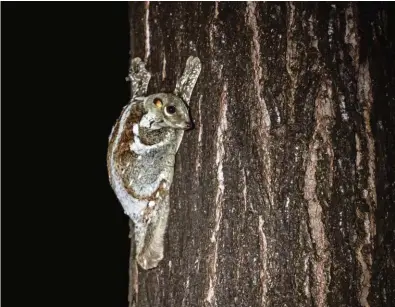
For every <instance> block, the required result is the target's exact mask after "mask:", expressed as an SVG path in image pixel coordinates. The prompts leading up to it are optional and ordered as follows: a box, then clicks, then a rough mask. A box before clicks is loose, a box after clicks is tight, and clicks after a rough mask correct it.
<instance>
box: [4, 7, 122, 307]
mask: <svg viewBox="0 0 395 307" xmlns="http://www.w3.org/2000/svg"><path fill="white" fill-rule="evenodd" d="M1 9H2V12H1V19H2V21H1V22H2V24H1V36H2V39H1V52H2V55H1V64H2V69H1V73H2V84H1V85H2V86H1V89H2V97H1V100H2V101H1V104H2V105H1V106H2V127H1V128H2V245H3V246H2V273H3V276H2V285H3V286H4V287H3V289H2V299H3V301H4V302H5V301H9V303H8V304H9V306H29V305H32V304H33V305H35V304H38V305H40V306H63V305H67V306H117V307H122V306H127V287H128V256H129V239H128V222H127V217H126V215H124V213H123V211H122V209H121V207H120V205H119V203H118V202H117V200H116V198H115V195H114V193H113V191H112V190H111V188H110V186H109V183H108V177H107V170H106V150H107V141H108V136H109V134H110V132H111V128H112V125H113V124H114V123H115V120H116V119H117V117H118V116H119V114H120V112H121V109H122V107H123V106H124V105H125V104H126V103H127V101H128V98H129V84H128V83H127V82H126V81H125V77H126V76H127V72H128V61H129V23H128V3H127V2H85V3H84V2H78V3H77V2H67V3H66V2H63V3H61V2H57V3H55V2H34V3H32V2H29V3H28V2H25V3H21V2H18V3H17V2H2V3H1ZM4 304H5V305H6V304H7V303H4Z"/></svg>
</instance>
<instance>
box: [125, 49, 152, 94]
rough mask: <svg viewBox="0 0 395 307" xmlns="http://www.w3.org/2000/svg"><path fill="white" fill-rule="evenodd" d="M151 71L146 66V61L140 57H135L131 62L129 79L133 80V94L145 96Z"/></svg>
mask: <svg viewBox="0 0 395 307" xmlns="http://www.w3.org/2000/svg"><path fill="white" fill-rule="evenodd" d="M150 79H151V73H150V72H149V71H147V69H146V68H145V63H144V62H143V61H142V60H141V59H140V58H138V57H137V58H134V59H133V60H132V62H131V64H130V69H129V76H128V80H129V81H131V82H132V91H133V93H132V95H133V97H136V96H143V95H145V94H146V92H147V88H148V83H149V81H150Z"/></svg>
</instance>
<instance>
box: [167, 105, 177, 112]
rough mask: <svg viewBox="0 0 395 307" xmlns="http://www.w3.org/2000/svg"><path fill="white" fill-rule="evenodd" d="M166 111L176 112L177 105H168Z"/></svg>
mask: <svg viewBox="0 0 395 307" xmlns="http://www.w3.org/2000/svg"><path fill="white" fill-rule="evenodd" d="M166 111H167V113H169V114H174V113H175V112H176V107H175V106H168V107H166Z"/></svg>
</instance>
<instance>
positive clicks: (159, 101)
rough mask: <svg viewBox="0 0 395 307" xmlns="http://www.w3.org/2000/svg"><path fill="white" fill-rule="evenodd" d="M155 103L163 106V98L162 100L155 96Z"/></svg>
mask: <svg viewBox="0 0 395 307" xmlns="http://www.w3.org/2000/svg"><path fill="white" fill-rule="evenodd" d="M154 104H155V105H156V107H158V108H160V107H162V100H160V99H159V98H155V99H154Z"/></svg>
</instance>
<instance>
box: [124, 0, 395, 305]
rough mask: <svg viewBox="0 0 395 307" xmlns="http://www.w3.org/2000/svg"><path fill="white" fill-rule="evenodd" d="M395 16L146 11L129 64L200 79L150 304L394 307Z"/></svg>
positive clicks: (146, 280) (347, 8)
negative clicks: (195, 67) (193, 65)
mask: <svg viewBox="0 0 395 307" xmlns="http://www.w3.org/2000/svg"><path fill="white" fill-rule="evenodd" d="M394 15H395V11H394V10H393V7H390V6H389V3H387V4H383V3H382V4H381V6H379V5H377V4H375V3H370V4H369V3H355V2H354V3H346V2H336V3H333V4H331V3H324V2H320V3H313V2H310V3H307V2H306V3H303V2H297V3H296V2H295V3H290V2H279V3H275V2H268V3H263V2H252V3H247V2H178V3H174V2H163V3H160V2H152V3H143V2H133V3H130V25H131V58H133V57H137V56H138V57H141V58H142V59H144V60H145V62H146V64H147V69H148V70H149V71H151V72H152V78H151V82H150V85H149V88H148V92H149V94H151V93H154V92H158V91H172V90H173V89H174V86H175V82H176V79H177V77H178V76H180V74H181V73H182V71H183V69H184V65H185V61H186V59H187V57H188V56H189V55H193V56H198V57H199V58H200V59H201V62H202V72H201V74H200V77H199V79H198V82H197V84H196V87H195V89H194V91H193V94H192V98H191V114H192V118H193V119H194V122H195V125H196V127H195V129H194V130H192V131H189V132H187V133H185V135H184V139H183V142H182V143H181V146H180V150H179V152H178V154H177V159H176V167H175V174H174V182H173V186H172V189H171V212H170V216H169V226H168V229H167V235H166V239H165V241H166V243H165V257H164V259H163V260H162V262H161V263H160V265H159V266H158V267H157V268H155V269H152V270H149V271H143V270H141V269H140V268H139V281H138V283H139V284H138V304H137V306H219V307H222V306H224V307H225V306H298V307H299V306H336V307H338V306H394V304H395V303H394V302H395V270H394V269H395V263H394V254H395V244H394V243H395V240H394V232H395V227H394V221H395V217H394V200H395V171H394V165H393V164H392V163H394V161H395V145H394V144H395V139H394V135H395V132H394V130H393V126H394V125H395V101H394V97H395V93H394V89H395V76H394V75H395V74H394V63H393V61H394V58H395V54H394V45H393V43H394V32H393V31H394V29H395V23H394V19H393V16H394Z"/></svg>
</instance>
